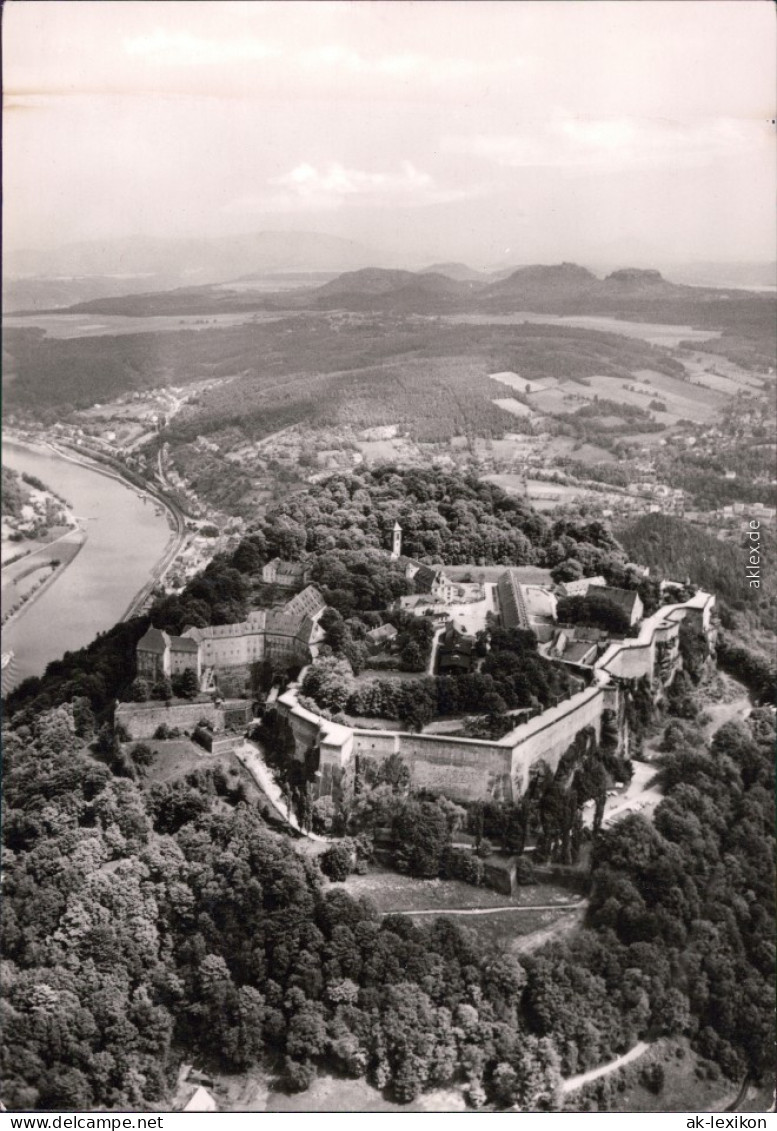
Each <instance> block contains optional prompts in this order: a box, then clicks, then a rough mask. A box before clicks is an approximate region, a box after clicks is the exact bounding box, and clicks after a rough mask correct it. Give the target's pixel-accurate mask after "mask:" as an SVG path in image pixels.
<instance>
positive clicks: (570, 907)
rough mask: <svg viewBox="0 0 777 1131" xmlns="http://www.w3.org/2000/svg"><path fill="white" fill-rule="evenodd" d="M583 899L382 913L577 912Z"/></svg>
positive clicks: (484, 913)
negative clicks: (565, 901) (571, 901)
mask: <svg viewBox="0 0 777 1131" xmlns="http://www.w3.org/2000/svg"><path fill="white" fill-rule="evenodd" d="M585 904H586V901H585V900H584V899H578V900H575V902H574V903H526V904H518V903H510V904H501V905H500V906H497V907H424V908H422V909H421V910H420V911H416V910H411V911H384V913H383V914H384V915H441V916H442V915H498V914H500V913H501V912H503V911H577V910H578V908H580V907H585Z"/></svg>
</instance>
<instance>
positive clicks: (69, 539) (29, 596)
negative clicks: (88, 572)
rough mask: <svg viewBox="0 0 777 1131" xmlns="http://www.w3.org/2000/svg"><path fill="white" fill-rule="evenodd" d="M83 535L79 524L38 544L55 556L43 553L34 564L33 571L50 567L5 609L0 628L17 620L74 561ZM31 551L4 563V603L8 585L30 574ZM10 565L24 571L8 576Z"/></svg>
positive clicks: (84, 540) (82, 543)
mask: <svg viewBox="0 0 777 1131" xmlns="http://www.w3.org/2000/svg"><path fill="white" fill-rule="evenodd" d="M87 537H88V535H87V532H86V530H85V529H84V528H83V527H82V526H80V525H79V526H78V527H76V529H75V530H69V531H68V532H67V534H63V535H62V537H61V538H58V539H57V540H56V541H54V542H49V543H48V544H47V545H46V546H45V547H41V550H47V551H49V554H56V558H54V557H51V556H50V557H48V558H45V557H44V558H43V559H42V560H41V562H40V564H39V565H38V566H37V567H36V571H37V569H41V570H43V569H46V567H47V566H50V567H52V568H51V572H50V573H49V575H48V576H47V577H45V578H43V579H42V580H41V581H38V582H36V583H35V584H34V585H33V586H32V587H31V588H30V589H29V590H27V592H26V593H23V594H21V595H20V597H19V601H18V603H17V604H15V605H13V606H12V607H11V609H10V610H9V612H8V613H7V614H6V613H5V612H4V613H3V616H2V621H0V623H1V624H2V627H3V629H6V628H8V627H9V626H10V625H11V624H13V623H14V621H16V620H18V619H19V617H21V616H22V615H23V614H24V613H25V612H27V610H28V609H29V608H30V607H31V606H32V605H34V603H35V602H36V601H37V600H39V598H41V597H42V596H43V594H44V593H45V592H46V591H47V590H48V589H49V588H50V587H51V586H52V585H53V583H54V582H55V581H58V580H59V578H60V577H61V576H62V575H63V573H64V572H65V570H66V569H67V567H68V566H69V565H71V564H72V562H74V561H75V559H76V557H77V556H78V554H79V553H80V552H81V550H82V549H83V548H84V545H85V544H86V540H87ZM54 547H56V550H54ZM33 553H35V551H32V553H31V554H28V555H26V556H25V557H24V558H20V559H19V561H17V562H14V563H13V564H11V565H9V566H6V567H4V569H3V573H4V574H5V575H6V576H5V577H4V578H3V603H4V604H5V603H7V599H8V597H9V596H10V586H12V585H17V584H18V583H19V582H20V581H23V580H24V579H25V578H26V577H27V576H29V575H30V572H31V571H30V568H29V558H30V557H31V556H32V554H33ZM14 566H21V567H23V568H24V569H25V570H26V571H27V572H26V573H20V574H19V576H18V577H17V578H14V577H12V576H8V574H9V573H12V572H13V569H14Z"/></svg>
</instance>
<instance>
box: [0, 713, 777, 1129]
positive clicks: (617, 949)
mask: <svg viewBox="0 0 777 1131" xmlns="http://www.w3.org/2000/svg"><path fill="white" fill-rule="evenodd" d="M93 725H94V720H93V717H92V715H91V712H90V711H89V709H88V703H87V702H86V701H85V700H83V699H75V700H74V701H73V702H72V703H69V704H62V705H61V706H59V707H55V708H53V709H51V710H47V711H41V712H39V713H37V714H34V715H33V716H32V717H28V719H27V721H26V722H25V723H23V724H22V723H19V724H18V725H15V726H13V727H11V728H9V727H6V730H5V732H4V735H3V746H4V765H3V773H4V798H5V802H6V806H7V811H6V816H5V820H4V822H3V835H4V841H5V848H4V881H5V883H4V889H5V890H4V899H3V905H2V928H3V937H2V945H3V955H4V959H5V962H4V971H3V973H4V982H3V1000H2V1014H3V1016H2V1024H3V1035H4V1041H3V1045H2V1050H0V1055H1V1056H2V1076H3V1100H4V1103H5V1105H6V1107H7V1108H9V1109H10V1110H12V1111H19V1110H29V1109H38V1110H49V1111H51V1110H53V1111H57V1110H65V1111H72V1110H77V1111H85V1110H92V1109H94V1108H98V1109H109V1110H127V1109H129V1110H140V1111H144V1110H148V1109H150V1110H160V1109H163V1110H164V1109H166V1108H167V1106H168V1104H169V1097H170V1094H171V1091H172V1087H173V1083H174V1080H175V1076H176V1072H177V1069H178V1065H179V1063H180V1062H181V1061H194V1060H196V1061H197V1062H198V1063H200V1064H203V1065H205V1066H207V1067H208V1068H209V1069H210V1070H211V1071H218V1070H222V1071H229V1072H243V1071H246V1070H248V1069H252V1068H258V1069H259V1070H260V1071H262V1072H264V1073H267V1074H269V1075H271V1076H272V1077H273V1078H274V1081H275V1086H276V1087H280V1088H283V1089H285V1090H288V1091H300V1090H303V1089H305V1088H306V1087H307V1086H308V1085H309V1084H310V1083H311V1082H312V1080H313V1079H314V1077H315V1076H316V1075H317V1073H319V1072H327V1071H328V1072H335V1073H336V1074H339V1075H343V1076H346V1077H354V1078H355V1077H361V1076H365V1075H366V1076H367V1077H368V1079H369V1080H370V1081H371V1082H372V1083H374V1084H375V1085H376V1086H377V1087H379V1088H386V1089H388V1095H389V1096H390V1097H392V1098H394V1099H395V1100H399V1101H400V1102H406V1101H408V1100H411V1099H413V1098H414V1097H415V1096H417V1095H418V1094H419V1092H421V1091H422V1090H425V1089H431V1088H436V1087H442V1086H449V1085H453V1084H455V1085H458V1086H459V1087H462V1089H463V1091H464V1093H465V1095H466V1096H467V1098H468V1101H469V1103H470V1104H471V1105H472V1106H473V1107H480V1106H483V1105H484V1104H485V1103H488V1104H491V1105H493V1106H494V1107H496V1108H505V1107H508V1106H510V1105H514V1104H518V1105H519V1106H520V1108H521V1109H522V1110H524V1111H541V1110H554V1109H557V1108H558V1105H559V1104H560V1102H561V1100H560V1082H561V1077H562V1075H563V1076H568V1075H572V1074H573V1073H575V1072H580V1071H585V1070H587V1069H589V1068H593V1067H596V1066H597V1065H599V1064H600V1063H603V1062H606V1061H608V1060H610V1059H612V1058H613V1057H615V1056H618V1055H619V1054H621V1053H623V1052H624V1051H626V1050H627V1049H628V1048H630V1047H632V1045H633V1044H634V1042H635V1041H636V1040H637V1039H640V1038H646V1039H651V1038H653V1037H657V1036H661V1035H667V1034H668V1035H679V1034H688V1035H689V1036H690V1037H691V1038H692V1040H693V1043H694V1047H695V1048H696V1049H697V1050H698V1051H699V1052H700V1053H701V1055H703V1056H705V1057H707V1058H709V1059H710V1060H716V1061H717V1062H718V1064H719V1065H720V1067H721V1068H722V1069H723V1071H724V1072H725V1073H726V1074H727V1075H728V1076H729V1077H730V1078H731V1080H732V1081H737V1082H738V1081H739V1080H741V1078H742V1076H743V1075H744V1074H745V1073H750V1074H752V1076H753V1077H754V1078H756V1079H759V1078H760V1079H763V1078H765V1076H766V1074H767V1073H768V1072H769V1070H770V1068H771V1067H772V1066H773V1064H772V1055H771V1054H772V1050H773V1044H774V1032H773V1028H774V1009H773V1006H772V1002H773V996H774V989H773V975H774V946H773V914H774V912H773V898H774V874H773V868H772V864H771V859H772V851H773V836H774V822H773V796H774V781H773V765H772V748H773V743H774V723H773V720H772V718H771V716H770V715H769V713H768V712H766V711H761V712H756V713H755V714H754V716H753V718H752V720H751V721H750V723H749V725H748V726H744V725H743V724H738V723H734V724H728V726H727V728H723V730H722V731H721V732H719V734H718V736H717V737H716V739H715V741H714V742H713V743H712V746H711V748H710V749H709V750H705V749H704V747H703V746H702V745H701V743H702V742H703V739H701V738H700V736H699V734H698V731H694V730H693V728H689V729H687V730H683V729H682V728H680V730H681V733H679V734H678V728H677V726H676V724H674V732H673V738H672V741H671V742H670V741H668V735H667V742H666V743H665V749H666V750H667V754H666V758H665V766H664V771H663V773H664V780H665V789H666V799H665V800H664V801H663V802H662V804H661V805H660V806H659V808H658V810H657V813H656V819H655V827H653V826H652V825H651V824H650V823H649V822H648V821H646V820H645V819H644V818H643V817H642V816H640V815H639V814H634V815H632V816H630V817H629V818H627V819H626V820H624V821H623V822H621V823H619V824H616V825H615V826H614V827H613V828H612V829H611V830H609V831H608V832H607V833H606V834H604V835H603V836H602V838H601V840H600V841H599V842H598V843H597V844H596V845H595V850H594V860H593V868H594V872H593V878H594V892H593V898H592V904H591V917H590V922H589V928H590V929H588V930H584V931H582V932H580V933H579V934H578V935H577V936H575V937H574V938H573V939H572V940H570V942H569V943H565V944H558V943H557V944H554V945H552V946H551V947H549V948H546V949H545V950H543V951H539V952H537V953H535V954H533V955H531V956H529V957H527V958H521V959H519V958H516V957H515V956H513V955H510V954H508V953H505V952H504V950H503V949H500V948H489V947H487V946H486V947H484V946H483V944H482V942H478V941H477V940H476V939H475V937H474V936H473V935H472V934H471V933H470V932H469V931H467V930H465V929H462V928H461V927H460V926H459V925H458V923H457V922H456V921H455V920H451V919H447V918H445V917H444V916H443V917H440V918H438V919H436V920H434V921H431V922H430V921H428V920H427V921H425V922H424V923H423V924H422V925H415V924H414V923H412V922H411V921H410V920H409V919H408V918H400V917H398V916H391V915H388V916H386V917H383V918H381V917H380V916H379V915H378V914H376V912H375V911H374V910H373V909H372V908H371V907H370V906H369V904H367V903H366V902H364V901H359V902H357V901H354V900H352V899H351V898H350V897H349V896H348V895H347V894H346V893H345V892H344V891H343V890H342V889H338V887H337V886H334V887H333V886H331V885H330V886H328V887H327V886H325V885H324V882H323V880H322V878H321V877H320V875H319V874H318V870H317V866H316V865H315V863H314V862H313V861H312V860H310V859H304V858H302V857H300V856H298V855H297V854H296V853H295V852H294V851H293V850H292V845H291V843H290V842H289V841H288V839H286V838H285V837H279V836H277V835H275V834H272V833H271V832H269V831H268V829H267V828H266V827H265V824H264V822H263V820H262V817H261V814H260V812H259V811H258V810H257V809H256V808H255V807H254V806H253V805H250V804H247V803H246V801H245V800H244V798H242V797H241V795H240V792H239V791H236V790H234V789H233V788H232V787H231V786H230V783H229V781H228V779H227V778H226V775H225V774H224V773H223V771H222V772H221V773H219V772H218V770H203V771H200V772H198V773H196V774H190V775H188V777H187V778H186V779H185V780H184V779H183V778H181V779H179V780H176V781H172V782H164V783H155V784H153V785H149V784H148V783H147V782H144V780H143V776H142V766H143V764H144V762H142V761H141V760H140V756H139V754H138V759H137V761H135V760H133V759H132V758H130V759H124V760H121V759H116V758H115V757H111V752H112V747H111V744H110V743H108V744H106V743H105V742H104V741H103V740H102V739H101V737H100V736H97V738H95V735H94V732H93ZM106 755H108V757H106ZM412 806H414V809H413V813H412V816H413V820H414V822H415V823H416V824H419V823H423V822H424V821H425V820H426V819H427V809H431V808H433V806H426V808H425V807H424V804H423V803H420V802H411V807H412Z"/></svg>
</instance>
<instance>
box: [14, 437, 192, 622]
mask: <svg viewBox="0 0 777 1131" xmlns="http://www.w3.org/2000/svg"><path fill="white" fill-rule="evenodd" d="M6 442H10V443H13V444H16V445H18V446H19V447H21V448H26V449H27V450H28V451H30V452H33V453H40V452H41V451H42V450H44V451H45V450H48V451H50V452H53V453H54V454H55V455H56V456H57V457H58V458H60V459H64V460H67V461H68V462H69V463H74V464H76V465H78V466H80V467H84V468H86V469H87V470H89V471H93V472H95V473H96V474H97V475H103V476H105V477H106V478H107V479H112V480H113V481H114V482H116V483H120V484H121V485H122V486H123V487H127V488H128V489H129V490H131V491H133V492H134V493H135V494H136V495H137V496H138V497H139V498H141V499H144V500H145V499H150V500H151V501H152V502H154V503H156V504H158V505H159V506H160V507H162V509H163V510H164V512H165V514H166V516H167V519H168V524H169V525H170V527H171V535H170V539H169V541H168V543H167V545H166V547H165V550H164V552H163V554H162V557H161V558H160V559H159V561H158V562H157V564H156V566H155V567H154V570H153V572H152V574H151V577H150V578H149V579H148V581H146V582H145V583H144V584H143V586H142V587H141V588H140V589H139V590H138V591H137V593H135V595H134V596H133V598H132V600H131V601H130V602H129V604H128V605H127V607H126V609H125V610H124V613H123V615H122V616H121V617H120V618H119V619H120V620H122V621H126V620H130V619H131V618H132V617H134V616H137V615H138V613H140V612H141V611H142V610H143V607H144V606H145V604H146V603H147V601H148V600H149V597H150V596H151V593H152V591H153V589H154V588H155V587H156V586H157V585H158V584H159V583H160V582H161V581H162V579H163V578H164V575H165V574H166V573H167V571H168V569H169V568H170V566H171V565H172V564H173V562H174V561H175V559H176V558H177V556H178V554H179V553H180V551H181V550H182V548H183V546H184V543H185V541H186V516H185V514H184V512H183V511H182V510H181V509H180V507H178V506H177V504H175V503H173V502H172V501H171V500H170V499H168V498H167V497H166V496H165V495H164V494H163V493H162V492H161V491H159V490H158V489H157V488H156V487H155V486H154V485H153V484H150V483H147V482H145V481H143V480H139V479H138V478H137V477H135V476H132V475H130V474H129V473H127V472H126V471H125V470H124V469H122V468H121V466H120V465H117V461H115V460H112V459H111V458H110V457H109V456H107V455H105V454H104V453H101V452H95V451H94V450H93V449H88V450H86V451H84V450H82V449H80V448H74V447H71V445H69V444H65V443H62V442H57V441H54V440H50V439H42V440H40V441H37V442H36V441H32V440H29V439H27V438H25V437H21V436H19V435H18V434H14V433H8V434H7V440H6ZM70 560H71V561H72V560H73V559H72V558H71V559H70ZM67 564H69V562H68V563H65V565H67ZM62 572H63V571H57V574H56V576H57V577H59V576H61V573H62ZM53 579H54V578H53V577H52V579H51V580H53ZM46 587H47V586H46ZM25 607H26V606H25ZM23 611H24V610H23V609H22V608H20V609H19V610H18V613H17V614H16V615H19V614H21V613H22V612H23Z"/></svg>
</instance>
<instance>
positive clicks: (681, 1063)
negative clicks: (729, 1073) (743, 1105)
mask: <svg viewBox="0 0 777 1131" xmlns="http://www.w3.org/2000/svg"><path fill="white" fill-rule="evenodd" d="M651 1063H660V1064H661V1065H663V1068H664V1074H665V1075H664V1086H663V1088H662V1089H661V1092H660V1093H659V1094H658V1095H655V1094H654V1093H653V1092H650V1091H649V1090H648V1089H647V1088H645V1087H644V1085H643V1084H641V1083H640V1076H641V1073H642V1071H643V1069H644V1068H645V1067H646V1066H647V1065H649V1064H651ZM613 1079H614V1080H615V1081H616V1082H617V1090H616V1093H615V1096H616V1098H615V1099H614V1100H613V1103H612V1110H613V1111H619V1112H629V1111H638V1112H645V1113H651V1112H656V1113H657V1112H664V1111H666V1112H669V1111H677V1112H685V1111H692V1112H697V1111H724V1110H725V1108H726V1107H727V1106H728V1105H729V1104H730V1103H732V1102H733V1100H734V1099H735V1098H736V1096H737V1093H738V1092H739V1083H734V1082H732V1081H731V1080H727V1079H726V1078H725V1077H724V1076H722V1075H721V1073H720V1070H719V1069H718V1068H717V1066H716V1065H713V1064H711V1063H710V1062H709V1061H706V1060H703V1059H702V1058H701V1057H699V1056H697V1054H696V1053H695V1052H693V1050H692V1049H691V1047H690V1045H689V1043H688V1040H687V1039H686V1038H684V1037H682V1038H673V1039H669V1038H664V1039H662V1040H659V1041H657V1042H656V1043H655V1045H654V1046H653V1047H652V1048H651V1049H650V1050H649V1051H648V1052H646V1053H645V1054H644V1056H642V1057H640V1059H639V1062H638V1063H636V1064H634V1065H629V1066H628V1067H627V1068H625V1069H622V1070H621V1071H620V1072H619V1073H618V1074H617V1075H615V1074H614V1076H613ZM621 1088H622V1089H623V1090H621Z"/></svg>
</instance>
